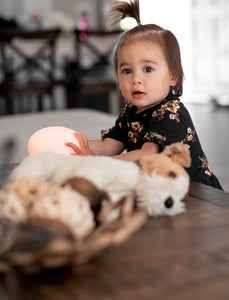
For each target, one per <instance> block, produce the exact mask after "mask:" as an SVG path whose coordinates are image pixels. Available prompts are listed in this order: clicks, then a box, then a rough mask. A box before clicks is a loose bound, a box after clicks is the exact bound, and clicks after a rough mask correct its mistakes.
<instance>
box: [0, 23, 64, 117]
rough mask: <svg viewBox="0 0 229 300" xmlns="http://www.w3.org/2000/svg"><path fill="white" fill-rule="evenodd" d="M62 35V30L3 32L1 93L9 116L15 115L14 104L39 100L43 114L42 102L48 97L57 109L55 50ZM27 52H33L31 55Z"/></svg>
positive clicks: (52, 106)
mask: <svg viewBox="0 0 229 300" xmlns="http://www.w3.org/2000/svg"><path fill="white" fill-rule="evenodd" d="M60 32H61V31H60V30H59V29H52V30H39V31H26V30H22V29H9V30H0V55H1V64H2V67H1V71H2V82H1V85H0V92H1V95H2V97H3V99H4V101H5V107H6V109H5V110H6V114H11V113H13V112H14V110H13V104H14V103H13V102H14V101H18V102H19V104H21V103H22V101H23V100H22V99H23V98H26V100H27V102H28V101H30V100H31V99H34V98H37V100H38V110H42V99H43V97H45V96H48V97H49V98H50V101H51V105H50V106H51V108H52V109H53V108H54V106H55V102H54V99H53V89H54V84H55V75H54V72H55V63H56V62H55V49H56V42H57V38H58V36H59V34H60ZM27 48H31V49H30V50H31V51H30V52H29V53H28V51H26V50H28V49H27Z"/></svg>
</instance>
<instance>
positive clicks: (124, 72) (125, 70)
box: [121, 69, 131, 74]
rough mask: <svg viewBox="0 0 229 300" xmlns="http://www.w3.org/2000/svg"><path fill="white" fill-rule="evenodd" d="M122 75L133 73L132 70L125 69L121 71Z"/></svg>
mask: <svg viewBox="0 0 229 300" xmlns="http://www.w3.org/2000/svg"><path fill="white" fill-rule="evenodd" d="M121 73H122V74H130V73H131V69H123V70H122V71H121Z"/></svg>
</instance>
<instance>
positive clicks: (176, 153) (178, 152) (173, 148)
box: [162, 143, 191, 168]
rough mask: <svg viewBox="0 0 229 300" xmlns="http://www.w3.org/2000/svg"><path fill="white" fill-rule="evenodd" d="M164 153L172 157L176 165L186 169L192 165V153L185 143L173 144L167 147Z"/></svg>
mask: <svg viewBox="0 0 229 300" xmlns="http://www.w3.org/2000/svg"><path fill="white" fill-rule="evenodd" d="M162 153H163V154H164V155H166V156H168V157H170V158H171V159H172V160H173V161H174V162H175V163H177V164H179V165H182V166H184V167H186V168H188V167H190V165H191V157H190V151H189V150H188V148H187V146H186V145H185V144H183V143H174V144H171V145H170V146H167V147H165V149H164V151H163V152H162Z"/></svg>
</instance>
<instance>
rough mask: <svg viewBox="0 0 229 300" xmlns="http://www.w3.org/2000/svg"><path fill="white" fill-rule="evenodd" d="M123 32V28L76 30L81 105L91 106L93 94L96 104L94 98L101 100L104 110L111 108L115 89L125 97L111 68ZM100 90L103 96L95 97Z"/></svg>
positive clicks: (78, 92) (78, 98) (79, 100)
mask: <svg viewBox="0 0 229 300" xmlns="http://www.w3.org/2000/svg"><path fill="white" fill-rule="evenodd" d="M120 34H121V31H120V30H116V31H111V32H107V31H103V30H88V31H80V30H74V35H75V42H76V57H77V61H78V63H77V64H76V66H77V67H78V71H77V74H78V83H77V106H79V107H85V106H87V103H86V101H88V98H89V101H90V102H92V107H93V102H94V104H96V103H95V101H96V102H98V101H101V102H102V103H101V104H102V108H101V110H103V111H105V112H111V107H110V95H111V93H112V92H117V95H118V99H121V98H120V97H121V96H119V92H118V88H117V82H116V79H115V76H114V74H112V68H111V54H112V51H113V48H114V45H115V43H116V42H117V40H118V38H119V36H120ZM87 59H88V60H91V61H90V66H87V65H86V64H87V63H86V64H85V62H86V60H87ZM96 94H98V95H99V97H97V98H96V99H95V95H96ZM88 95H90V97H88Z"/></svg>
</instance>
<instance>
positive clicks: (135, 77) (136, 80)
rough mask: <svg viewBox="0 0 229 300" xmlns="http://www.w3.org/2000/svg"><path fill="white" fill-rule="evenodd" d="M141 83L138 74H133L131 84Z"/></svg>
mask: <svg viewBox="0 0 229 300" xmlns="http://www.w3.org/2000/svg"><path fill="white" fill-rule="evenodd" d="M137 84H142V80H141V78H140V76H139V75H137V74H136V75H134V76H133V78H132V85H137Z"/></svg>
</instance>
